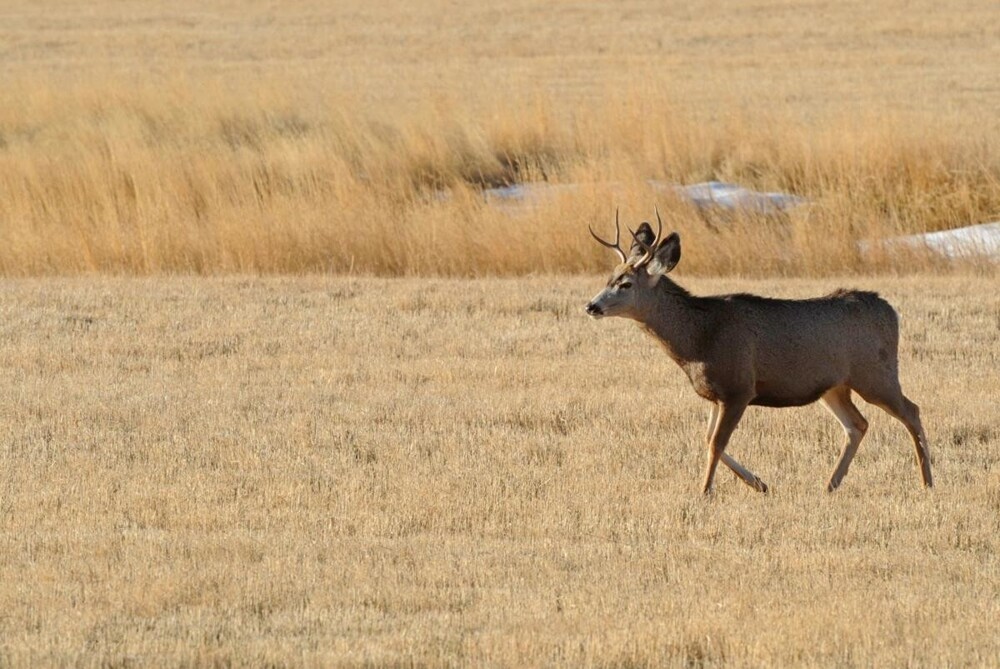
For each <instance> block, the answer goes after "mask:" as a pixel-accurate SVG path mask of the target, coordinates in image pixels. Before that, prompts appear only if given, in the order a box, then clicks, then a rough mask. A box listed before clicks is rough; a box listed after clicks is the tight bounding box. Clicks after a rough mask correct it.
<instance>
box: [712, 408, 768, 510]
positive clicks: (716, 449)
mask: <svg viewBox="0 0 1000 669" xmlns="http://www.w3.org/2000/svg"><path fill="white" fill-rule="evenodd" d="M746 408H747V403H746V402H737V403H721V404H720V406H719V407H718V418H717V419H716V421H715V429H713V430H712V435H711V437H710V438H709V440H708V465H707V466H706V468H705V484H704V485H703V486H702V490H701V491H702V492H703V493H705V494H706V495H707V494H708V492H709V491H710V490H711V489H712V479H713V478H714V477H715V469H716V467H718V466H719V459H720V458H721V457H722V455H723V451H725V450H726V444H728V443H729V437H730V436H731V435H732V434H733V430H735V429H736V424H737V423H739V422H740V418H742V417H743V412H744V411H746ZM729 459H730V460H732V458H729ZM732 462H733V463H736V461H735V460H732ZM740 469H741V470H743V472H744V473H746V474H748V475H751V476H752V474H750V472H748V471H747V470H746V469H744V468H743V467H742V466H740ZM733 471H735V472H736V473H737V475H739V474H740V472H739V471H737V470H736V469H733ZM741 478H742V476H741ZM754 478H755V479H756V478H757V477H754ZM744 480H746V479H744ZM758 480H759V479H758ZM751 485H752V484H751Z"/></svg>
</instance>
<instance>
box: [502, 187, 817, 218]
mask: <svg viewBox="0 0 1000 669" xmlns="http://www.w3.org/2000/svg"><path fill="white" fill-rule="evenodd" d="M646 183H647V184H648V185H649V186H651V187H652V188H653V190H656V191H660V192H664V191H668V190H669V191H673V192H674V193H675V194H677V195H678V196H680V197H681V199H684V200H687V201H688V202H690V203H691V204H693V205H694V206H695V207H697V208H698V209H702V210H707V209H719V210H724V211H743V212H750V213H756V214H775V213H778V212H780V211H783V210H785V209H788V208H790V207H795V206H798V205H800V204H805V203H806V200H805V198H801V197H798V196H797V195H789V194H788V193H763V192H760V191H755V190H750V189H749V188H743V187H742V186H738V185H736V184H729V183H723V182H721V181H706V182H703V183H697V184H691V185H688V186H681V185H677V184H670V183H666V182H663V181H655V180H650V181H647V182H646ZM601 185H603V186H615V185H616V184H601ZM579 188H580V184H573V183H570V184H546V183H529V184H514V185H512V186H502V187H499V188H488V189H486V190H484V191H483V196H484V197H485V198H486V199H487V200H488V201H489V200H493V201H497V202H499V203H503V204H513V205H516V204H532V203H537V202H538V201H540V200H542V199H545V198H548V197H552V196H554V195H556V194H558V193H565V192H568V191H575V190H578V189H579Z"/></svg>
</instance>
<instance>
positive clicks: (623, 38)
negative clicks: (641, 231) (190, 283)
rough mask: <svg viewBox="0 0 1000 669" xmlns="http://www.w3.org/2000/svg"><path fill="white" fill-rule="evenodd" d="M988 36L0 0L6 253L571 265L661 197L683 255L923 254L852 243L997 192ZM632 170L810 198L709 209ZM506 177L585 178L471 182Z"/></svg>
mask: <svg viewBox="0 0 1000 669" xmlns="http://www.w3.org/2000/svg"><path fill="white" fill-rule="evenodd" d="M997 62H1000V12H997V10H996V7H995V3H994V2H991V1H987V0H975V1H967V2H960V3H939V2H929V1H921V2H903V1H902V0H900V1H897V2H869V1H867V0H865V1H863V2H862V1H860V0H859V1H855V2H810V3H803V2H792V1H789V0H778V1H777V2H774V1H771V0H753V1H751V2H744V1H742V0H739V1H736V0H726V1H723V2H717V3H713V4H712V6H711V7H710V8H706V7H700V6H696V5H694V4H692V3H690V2H666V3H663V2H652V1H636V2H625V3H602V2H574V3H568V2H539V1H537V0H532V1H523V0H522V1H517V2H508V3H502V4H497V3H494V2H471V3H454V2H449V1H446V0H426V1H424V2H419V3H412V2H367V1H358V0H345V1H338V2H334V3H331V2H320V1H319V0H291V1H289V2H281V3H274V2H271V1H270V0H268V1H266V2H265V1H255V0H239V1H231V2H216V3H204V2H194V1H193V0H175V1H172V2H169V3H167V2H163V1H162V0H161V1H147V0H143V1H138V0H135V1H124V2H123V1H120V0H116V1H115V2H111V1H109V0H103V1H102V0H99V1H98V2H59V3H55V2H44V3H39V2H34V1H28V0H11V1H9V2H5V3H4V6H3V7H2V8H0V75H2V76H3V82H4V85H3V86H2V87H0V238H2V239H3V240H4V243H3V244H2V245H0V274H3V275H8V276H24V275H39V274H46V275H52V274H58V275H66V274H80V273H88V272H94V271H98V272H113V273H126V274H155V273H162V272H181V273H204V274H219V273H229V272H237V273H239V272H243V273H258V272H264V273H290V272H293V273H302V272H317V271H330V270H332V271H336V272H346V271H349V270H351V269H353V270H356V271H362V272H366V273H375V274H381V275H427V274H434V275H451V276H470V275H478V276H484V275H511V274H517V275H519V274H530V273H533V272H537V271H544V272H570V273H578V272H589V271H596V270H597V269H598V268H600V267H603V263H604V256H603V255H601V254H600V251H599V249H596V248H595V247H594V246H593V245H592V244H591V243H590V241H589V239H588V238H587V237H586V235H580V234H579V231H580V230H581V229H583V227H584V225H585V224H586V223H593V224H602V225H606V224H607V223H608V221H609V219H610V217H611V212H613V210H614V207H615V206H616V205H621V206H623V207H624V210H625V213H626V214H627V216H628V218H629V220H635V219H636V218H638V217H639V216H648V215H649V211H650V209H651V205H652V203H653V201H654V199H659V200H660V202H659V204H660V206H661V208H662V209H664V210H665V211H667V212H669V214H670V216H671V218H672V220H673V221H674V222H675V225H676V226H677V227H679V228H681V229H682V230H683V232H684V233H685V235H686V236H687V238H688V239H691V240H695V239H697V240H698V243H696V244H693V245H691V246H689V249H690V253H689V254H688V257H687V259H686V262H687V267H686V269H687V271H689V272H697V273H699V274H702V275H718V274H720V273H721V274H728V273H741V274H743V275H748V274H755V275H768V276H774V275H805V276H817V275H837V274H840V273H843V272H848V271H855V270H858V271H864V272H866V273H871V272H873V271H891V272H899V271H910V270H912V269H913V268H914V266H916V267H919V268H920V269H922V270H923V271H928V270H930V269H939V268H938V265H940V264H941V263H936V262H935V261H934V260H933V259H932V258H930V257H927V256H925V257H923V258H920V257H917V258H914V257H906V258H895V257H892V256H880V257H862V256H860V255H859V253H858V248H857V245H856V241H857V240H858V239H867V240H871V239H876V238H881V237H885V236H890V235H895V234H899V233H906V232H921V231H925V230H938V229H948V228H954V227H959V226H965V225H971V224H975V223H982V222H985V221H989V220H996V219H998V218H1000V142H998V140H997V137H998V136H1000V117H998V116H997V114H996V110H997V109H1000V79H998V76H997V68H996V63H997ZM650 179H658V180H663V181H666V182H672V183H696V182H700V181H706V180H710V179H718V180H723V181H735V182H738V183H741V184H743V185H745V186H748V187H753V188H757V189H764V190H783V191H787V192H791V193H795V194H797V195H800V196H803V197H806V198H808V199H809V200H810V202H811V204H810V205H809V206H808V207H803V208H800V209H797V210H795V211H793V212H791V213H790V214H789V215H788V216H786V217H784V218H782V219H779V220H756V219H755V217H753V216H749V217H748V216H738V217H736V220H733V221H723V222H719V221H713V220H707V221H706V220H704V219H703V218H702V217H699V216H697V215H695V213H694V212H693V211H691V210H690V209H689V208H687V207H686V206H685V205H683V204H682V203H681V202H678V201H670V200H669V198H664V197H663V196H662V195H656V194H655V193H653V192H652V190H651V189H650V188H649V187H648V185H647V180H650ZM526 182H528V183H533V182H546V183H555V184H566V183H573V184H581V188H580V189H579V190H577V191H574V192H573V193H571V194H569V195H566V196H563V197H555V198H552V199H550V200H546V201H545V202H544V203H542V204H541V205H539V206H537V207H533V208H529V209H527V210H526V211H524V212H522V213H520V214H518V215H511V214H510V213H509V212H504V211H500V210H498V209H497V208H496V207H493V206H490V205H489V204H488V203H486V202H485V201H484V200H483V197H482V195H481V190H482V188H483V187H484V186H489V185H497V184H505V183H526ZM442 189H444V190H445V191H446V192H447V193H448V197H443V196H442ZM452 247H459V248H462V250H463V253H462V254H461V255H460V256H458V257H456V256H455V254H453V253H451V252H450V251H445V250H444V249H450V248H452ZM707 249H711V252H709V251H708V250H707ZM789 249H791V253H789ZM748 250H752V253H747V251H748ZM987 269H989V271H990V272H992V273H994V274H995V269H996V268H995V267H993V268H987Z"/></svg>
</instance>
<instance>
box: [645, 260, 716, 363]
mask: <svg viewBox="0 0 1000 669" xmlns="http://www.w3.org/2000/svg"><path fill="white" fill-rule="evenodd" d="M697 299H698V298H696V297H694V296H692V295H691V294H690V293H689V292H687V291H686V290H684V288H682V287H681V286H679V285H677V284H676V283H674V282H673V281H671V280H670V279H669V278H667V277H663V278H661V279H660V281H659V283H658V284H657V285H656V288H655V289H654V290H653V292H652V295H651V297H650V299H649V300H648V301H647V303H646V304H645V305H643V306H644V308H643V309H641V310H640V311H639V313H638V317H637V318H636V320H638V321H639V324H640V325H641V326H642V327H643V329H644V330H646V331H647V332H648V333H649V334H651V335H652V336H653V337H655V338H656V339H657V340H658V341H659V342H660V343H661V344H662V345H663V347H664V348H665V349H666V350H667V353H668V354H669V355H670V357H671V358H673V359H674V361H675V362H677V364H679V365H681V366H682V367H683V366H685V365H686V364H687V363H689V362H692V361H695V360H697V359H698V356H699V354H700V353H701V349H702V346H701V342H703V341H704V336H703V333H704V331H705V328H706V322H705V321H706V319H705V317H704V316H705V314H704V312H703V310H702V309H699V308H698V307H697V304H696V303H697Z"/></svg>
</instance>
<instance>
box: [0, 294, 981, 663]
mask: <svg viewBox="0 0 1000 669" xmlns="http://www.w3.org/2000/svg"><path fill="white" fill-rule="evenodd" d="M601 283H602V282H601V281H600V280H599V279H597V278H586V279H584V278H577V279H567V278H542V277H537V278H532V279H491V280H474V281H465V280H462V281H459V280H439V279H435V280H429V279H419V280H401V279H394V280H373V279H364V280H359V279H322V278H302V279H263V280H262V279H255V280H248V279H238V278H231V279H220V280H216V279H152V280H149V279H147V280H139V279H128V280H123V279H99V280H65V279H60V280H55V279H50V280H45V281H38V280H21V281H7V282H6V283H5V295H6V298H5V300H4V301H3V303H2V305H0V315H2V318H0V355H2V358H0V472H2V476H0V611H2V612H3V614H2V616H0V664H3V665H4V666H38V665H39V664H48V665H69V664H73V665H81V666H99V665H100V666H135V665H145V664H171V665H187V666H208V665H211V666H228V665H230V664H232V665H256V666H259V665H263V664H266V663H269V662H270V663H273V664H274V665H275V666H330V665H338V664H339V665H341V666H361V665H362V664H363V663H370V664H369V665H367V666H371V665H391V666H411V665H428V666H456V665H465V666H484V665H490V666H526V665H550V666H573V667H580V666H639V667H641V666H677V667H680V666H719V665H723V664H725V665H726V666H789V665H795V666H830V665H838V666H903V665H907V666H928V667H932V666H965V665H973V666H989V665H995V664H996V663H997V662H998V661H1000V641H998V637H997V635H996V626H995V621H996V619H997V618H998V616H1000V579H998V573H1000V557H998V556H1000V492H998V491H1000V469H998V465H997V460H996V446H997V444H998V440H1000V421H998V417H997V412H996V406H997V403H998V402H1000V396H998V392H997V388H996V384H995V382H994V381H995V372H996V369H997V365H998V363H1000V344H998V341H1000V340H998V338H997V337H996V332H997V329H998V327H1000V298H998V296H997V293H996V291H995V290H992V287H991V286H988V285H985V284H984V283H983V282H981V281H978V280H976V279H972V278H928V277H915V278H910V279H883V280H879V281H877V282H876V281H871V280H868V281H854V280H852V281H850V282H849V283H850V285H857V286H859V287H865V288H875V287H877V288H878V289H879V290H881V291H882V293H883V294H884V295H886V296H887V297H888V298H889V299H890V300H891V301H892V302H893V303H894V304H895V305H896V306H897V307H898V308H899V310H900V312H901V314H902V346H901V378H902V383H903V388H904V389H905V391H906V393H907V394H908V395H909V396H910V397H912V398H913V399H914V400H915V401H916V402H917V403H919V404H920V406H921V408H922V414H923V418H924V423H925V425H926V428H927V431H928V435H929V437H930V440H931V453H932V456H933V458H934V474H935V482H936V484H937V487H935V488H934V489H933V490H930V491H927V490H924V489H923V488H922V487H921V486H920V478H919V474H918V471H917V468H916V465H915V462H914V456H913V449H912V445H911V443H910V440H909V438H908V436H907V435H906V432H905V430H904V429H903V428H902V426H900V425H899V424H898V423H896V422H895V421H893V420H892V419H890V418H889V417H888V416H886V415H885V414H884V413H882V412H881V411H879V410H877V409H875V408H874V407H871V406H869V405H866V404H864V403H861V402H859V406H860V408H861V411H862V412H863V413H864V414H865V415H866V416H867V417H868V419H869V420H870V421H871V424H872V426H871V429H870V431H869V433H868V435H867V437H866V439H865V441H864V443H863V444H862V447H861V449H860V451H859V454H858V456H857V458H856V459H855V461H854V465H853V467H852V469H851V472H850V474H849V475H848V477H847V478H846V479H845V482H844V485H843V486H842V487H841V489H840V490H838V491H837V492H836V493H835V494H832V495H830V494H827V493H826V492H825V485H826V481H827V478H828V477H829V474H830V472H831V471H832V468H833V466H834V464H835V462H836V458H837V455H838V453H839V451H840V447H841V445H842V442H843V439H844V437H843V433H842V431H841V428H840V426H839V425H838V423H837V422H836V420H835V419H833V418H832V417H831V416H830V415H829V414H828V413H827V412H825V411H824V410H823V409H822V408H821V407H819V406H810V407H805V408H801V409H790V410H772V409H761V408H753V409H751V410H750V411H749V412H748V414H747V416H746V418H745V419H744V421H743V423H742V424H741V427H740V429H739V430H738V431H737V432H736V434H735V435H734V438H733V441H732V443H731V445H730V447H731V450H732V452H733V454H734V456H735V457H737V458H738V459H739V460H740V461H742V462H744V463H745V464H746V465H747V466H748V467H750V468H751V469H752V470H753V471H754V472H755V473H757V474H759V475H760V476H761V477H762V478H763V479H764V480H765V481H766V482H767V483H768V484H769V485H770V486H771V489H772V493H771V494H769V495H767V496H763V495H759V494H757V493H754V492H752V491H751V490H750V489H749V488H747V487H746V486H745V485H743V484H742V483H741V482H739V481H738V480H736V479H735V478H734V477H733V476H731V475H729V473H728V472H726V471H722V472H720V475H719V476H718V477H717V480H716V491H715V493H714V494H713V496H712V497H711V498H709V499H705V498H703V497H702V496H701V494H700V492H699V489H700V483H701V475H702V468H703V464H704V456H705V453H704V446H703V438H704V429H705V422H706V420H707V413H708V410H707V404H706V403H705V402H704V401H702V400H701V399H699V398H698V397H697V396H695V394H694V393H693V391H691V389H690V388H689V387H688V383H687V381H686V379H685V378H684V375H683V374H682V372H681V371H680V370H679V369H677V368H676V366H674V364H673V363H672V362H670V360H669V359H668V358H667V357H666V356H665V355H663V354H662V352H661V351H660V350H659V348H658V347H657V345H656V344H655V342H653V341H652V340H651V339H650V338H648V337H646V336H645V335H643V334H642V333H641V331H640V330H639V329H638V328H636V327H635V326H634V325H632V324H630V323H627V322H624V321H620V320H610V321H601V322H594V321H590V320H588V319H586V318H585V317H584V316H583V314H582V306H583V304H584V303H585V302H586V300H587V299H588V298H589V297H590V296H591V294H593V293H595V292H596V291H597V290H598V288H599V287H600V285H601ZM685 283H686V284H687V285H688V286H689V287H691V288H692V289H694V290H696V291H698V292H710V291H729V290H753V291H755V292H759V293H765V294H778V295H785V296H805V295H815V294H817V293H822V292H825V291H828V290H830V289H832V288H833V287H835V286H837V285H842V284H843V282H842V281H816V280H810V281H806V280H783V281H780V282H776V281H766V282H765V281H750V282H747V281H743V282H736V281H722V280H699V281H686V282H685ZM958 295H961V296H963V299H956V296H958Z"/></svg>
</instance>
